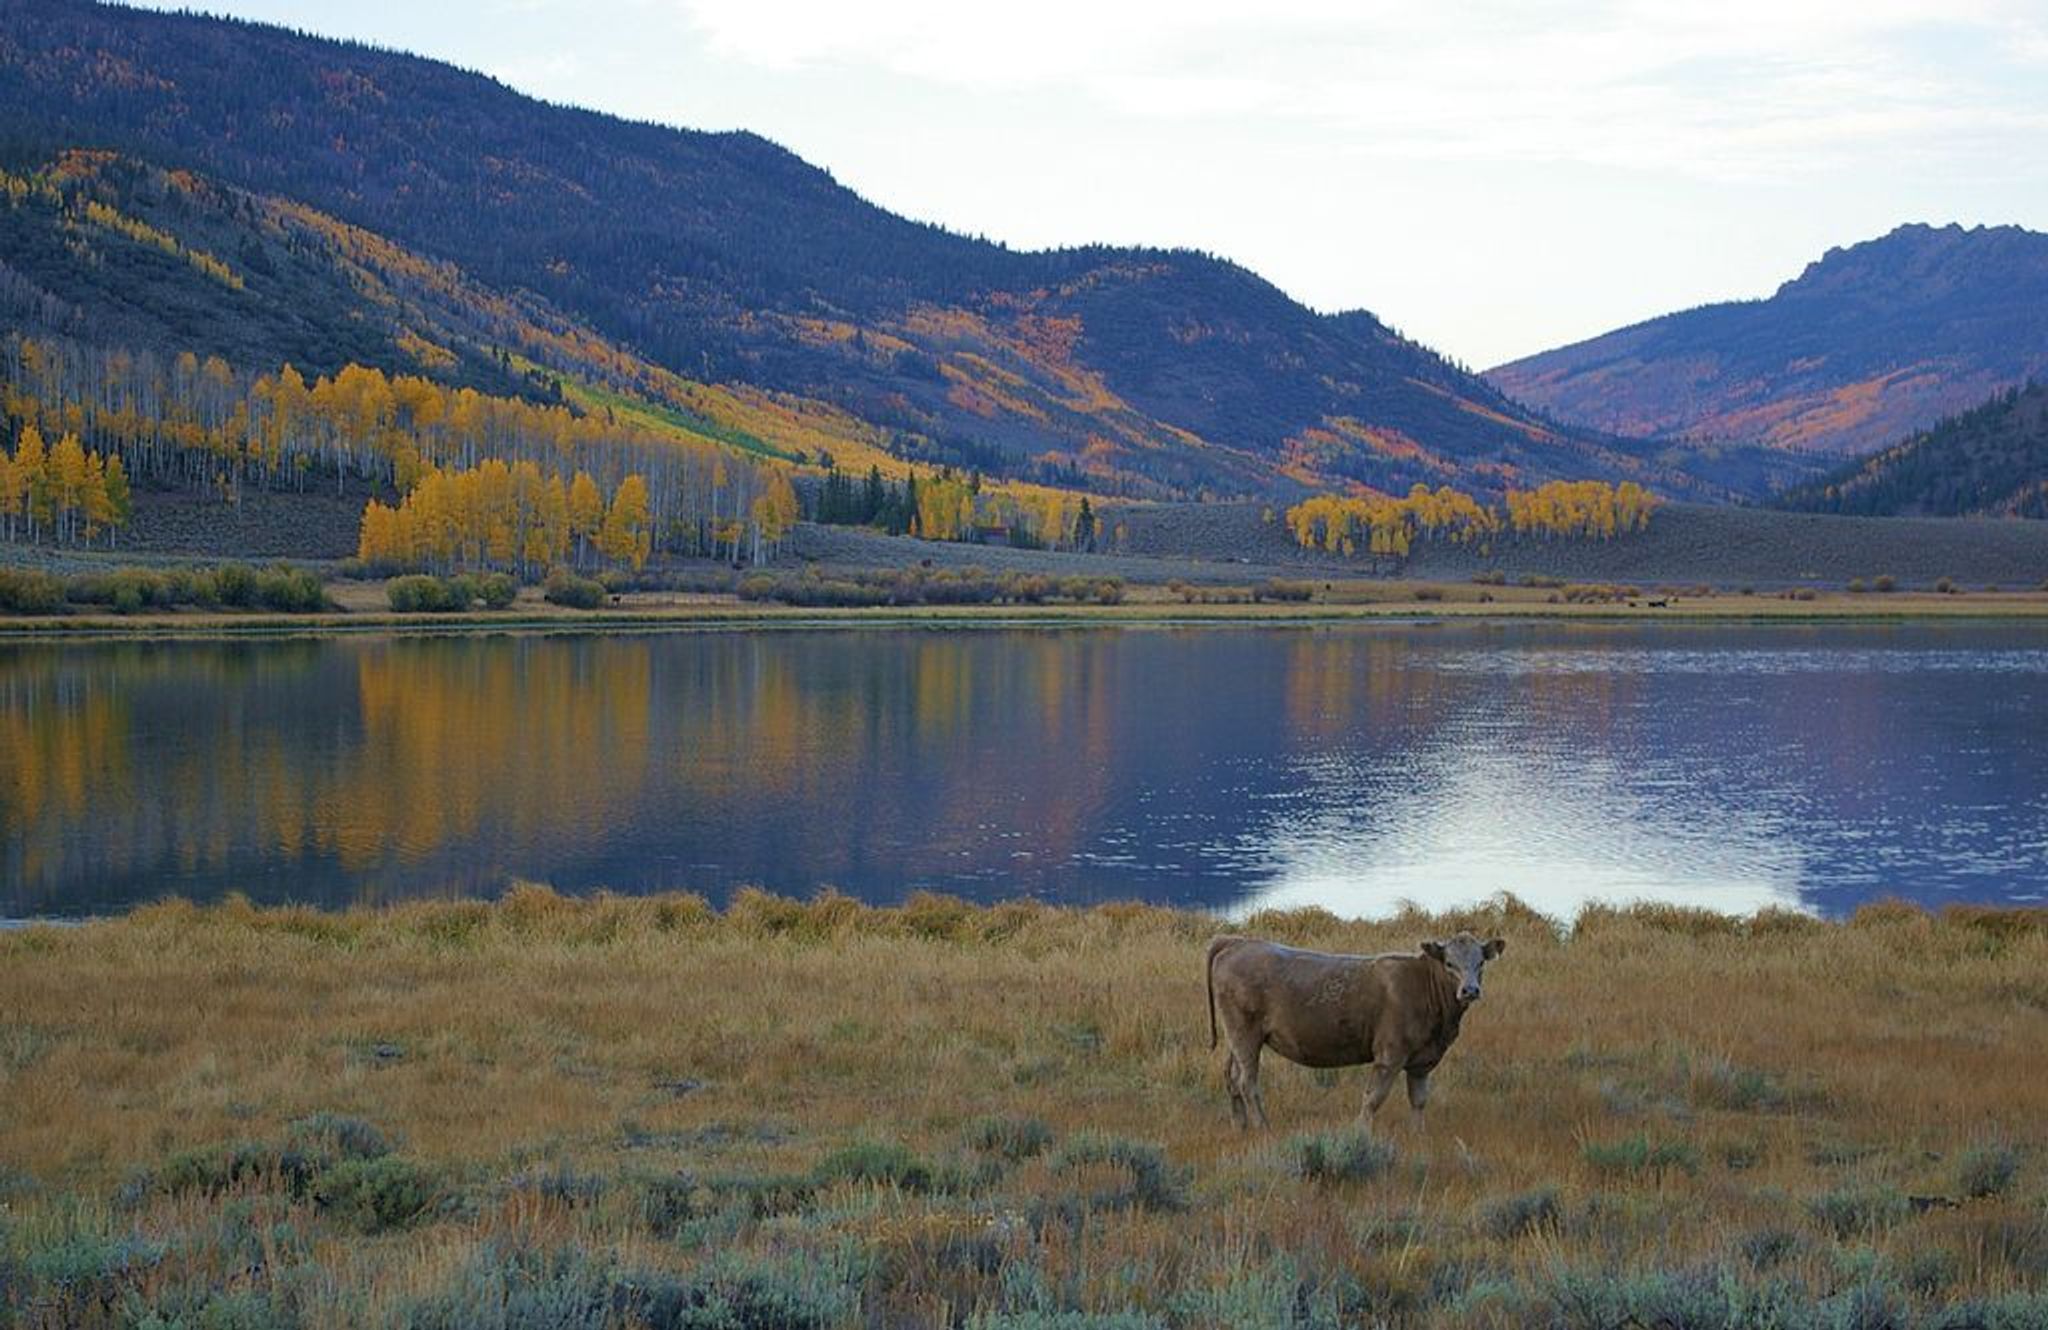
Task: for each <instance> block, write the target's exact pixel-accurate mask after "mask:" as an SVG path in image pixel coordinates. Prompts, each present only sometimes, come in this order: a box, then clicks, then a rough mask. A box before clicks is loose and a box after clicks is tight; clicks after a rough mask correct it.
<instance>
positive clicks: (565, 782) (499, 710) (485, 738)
mask: <svg viewBox="0 0 2048 1330" xmlns="http://www.w3.org/2000/svg"><path fill="white" fill-rule="evenodd" d="M451 645H454V644H448V643H432V642H426V643H394V644H392V645H390V646H388V647H385V648H381V649H376V650H372V651H368V652H365V653H364V655H363V656H362V658H361V660H360V661H359V663H358V666H357V676H356V677H357V689H358V694H359V697H360V702H361V708H362V726H363V729H362V742H361V744H360V746H359V749H358V760H357V761H356V762H355V763H354V764H353V769H352V770H351V771H350V772H349V773H348V778H347V779H346V780H344V781H342V782H339V783H338V784H337V787H336V789H335V791H334V794H333V796H332V797H333V798H334V799H335V801H336V805H337V807H339V808H341V809H344V810H346V814H345V816H344V817H342V818H341V819H339V820H341V821H343V822H346V823H349V824H352V825H353V826H354V827H355V828H356V829H357V833H358V834H356V835H355V836H353V837H351V838H350V839H349V840H348V841H346V842H344V843H343V844H341V845H340V846H339V849H340V851H341V854H342V858H343V862H344V863H345V864H347V865H348V866H349V867H351V868H360V867H364V866H366V865H367V864H369V863H374V862H376V861H377V860H378V859H380V858H381V857H382V854H383V851H384V848H385V846H386V845H387V844H394V845H396V846H397V847H398V849H399V850H400V852H401V854H403V855H405V856H407V857H421V856H424V855H426V854H428V853H429V852H431V851H433V850H436V849H439V848H441V847H443V846H445V845H447V844H449V843H450V842H452V841H455V840H459V839H466V838H469V837H473V836H475V835H477V834H478V833H479V832H480V831H483V830H485V829H486V827H487V826H488V827H489V828H491V829H493V830H494V831H495V832H496V833H497V834H501V835H505V836H508V837H510V838H512V839H514V840H517V841H527V840H529V839H531V838H532V837H533V835H534V834H535V833H536V832H545V831H562V832H586V833H587V832H590V831H594V830H595V829H597V828H598V827H600V826H601V825H602V822H603V816H604V810H605V808H606V806H607V804H608V802H609V801H611V800H612V799H614V798H616V799H617V800H618V801H619V804H620V805H623V804H624V803H626V802H628V801H630V799H631V797H632V793H633V791H634V790H635V789H636V788H637V787H638V786H639V785H640V783H641V781H642V779H643V777H644V774H645V771H646V767H647V758H648V751H649V745H648V726H649V700H650V698H651V696H652V684H651V672H650V671H651V667H650V663H649V660H648V652H649V643H648V642H646V641H636V640H594V641H589V642H582V643H577V644H575V646H574V647H573V648H567V649H565V648H563V647H561V646H558V645H554V644H549V643H545V642H520V643H512V644H508V643H491V642H466V643H462V644H460V645H459V648H458V649H456V650H454V651H450V650H448V649H447V648H448V647H449V646H451ZM551 648H552V649H551Z"/></svg>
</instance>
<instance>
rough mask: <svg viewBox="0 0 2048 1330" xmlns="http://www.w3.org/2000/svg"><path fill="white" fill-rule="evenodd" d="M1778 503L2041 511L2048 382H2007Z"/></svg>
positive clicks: (2045, 498)
mask: <svg viewBox="0 0 2048 1330" xmlns="http://www.w3.org/2000/svg"><path fill="white" fill-rule="evenodd" d="M1778 506H1780V507H1783V508H1791V509H1796V510H1799V511H1804V512H1824V513H1856V514H1862V515H1866V516H1885V517H1889V516H1897V515H1901V514H1906V515H1915V516H1930V517H1951V516H1959V515H1967V516H1980V517H2048V384H2043V383H2033V384H2029V385H2027V386H2026V387H2025V388H2014V389H2008V390H2007V391H2005V392H2003V393H2000V394H1999V395H1998V396H1996V397H1994V398H1993V399H1991V400H1990V401H1989V402H1986V403H1984V404H1983V405H1982V406H1979V407H1977V408H1976V409H1974V410H1971V411H1966V412H1964V413H1963V414H1961V415H1958V416H1952V417H1950V418H1949V419H1947V420H1944V421H1942V422H1941V423H1940V424H1938V425H1936V426H1935V427H1934V428H1932V429H1929V430H1923V431H1921V432H1920V433H1917V434H1915V435H1913V436H1912V437H1911V438H1908V439H1906V440H1905V441H1904V442H1902V443H1898V444H1896V445H1894V446H1892V447H1890V448H1886V449H1883V450H1881V451H1879V452H1876V453H1872V454H1871V455H1870V456H1868V457H1863V458H1859V459H1857V460H1856V461H1854V462H1851V463H1849V464H1848V465H1847V466H1844V467H1843V468H1841V469H1840V470H1839V471H1836V472H1835V473H1834V474H1832V475H1828V476H1825V477H1822V478H1821V479H1819V480H1816V481H1813V482H1812V483H1810V484H1807V485H1802V486H1799V487H1798V488H1796V489H1792V490H1789V491H1787V492H1786V493H1785V494H1784V495H1783V496H1782V497H1781V498H1780V500H1779V503H1778Z"/></svg>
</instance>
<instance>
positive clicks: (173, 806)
mask: <svg viewBox="0 0 2048 1330" xmlns="http://www.w3.org/2000/svg"><path fill="white" fill-rule="evenodd" d="M2044 716H2048V649H2044V647H2043V644H2042V641H2041V639H2040V635H2039V634H2038V632H2037V631H2036V630H2032V629H2028V628H2024V627H2018V628H2014V627H1997V626H1974V627H1973V626H1952V625H1951V626H1929V627H1919V628H1869V627H1823V628H1793V627H1785V628H1780V627H1762V628H1746V627H1708V628H1685V627H1675V626H1673V627H1662V628H1620V627H1596V626H1555V625H1553V626H1513V625H1457V626H1452V625H1443V626H1426V625H1408V626H1402V625H1380V626H1361V627H1350V628H1324V629H1294V630H1230V629H1186V630H1165V629H1128V630H1111V629H1097V630H1043V631H1037V630H982V631H964V632H962V631H955V632H931V631H848V632H783V633H776V632H767V633H762V632H755V633H744V632H739V633H706V634H688V635H677V636H664V637H626V638H599V637H576V638H537V637H525V638H522V637H503V638H488V639H441V640H405V639H387V640H348V641H332V642H274V643H232V644H199V643H181V644H135V643H130V644H77V643H73V644H40V643H39V644H32V645H8V646H0V836H4V842H0V855H4V857H0V870H4V872H5V885H4V890H0V914H12V915H21V914H78V913H85V912H89V911H94V910H104V909H113V908H120V907H122V906H123V905H126V904H129V903H133V902H135V901H138V900H144V899H149V898H152V897H154V896H158V895H161V894H165V893H168V892H179V893H184V894H190V895H195V896H201V897H205V896H211V895H217V894H219V893H222V892H225V891H229V890H240V891H244V892H247V893H248V894H250V895H251V896H253V897H256V898H258V899H263V900H311V901H318V902H325V903H341V902H347V901H365V900H384V899H393V898H398V897H403V896H409V895H416V894H421V893H430V892H431V893H466V892H481V891H491V890H495V889H498V888H500V887H502V886H503V885H504V883H505V882H506V881H507V880H509V879H511V878H513V877H529V878H534V879H538V880H543V881H550V882H553V883H555V884H557V885H558V886H560V887H562V888H564V889H567V890H581V889H589V888H594V887H597V886H609V887H612V888H615V889H618V890H626V891H640V890H655V889H665V888H689V889H693V890H700V891H704V892H706V893H707V894H709V895H712V896H714V897H716V896H721V895H723V894H724V893H725V892H727V891H728V890H730V889H731V888H732V887H733V886H735V885H737V884H742V883H759V884H762V885H765V886H768V887H771V888H773V889H776V890H781V891H786V892H793V893H799V894H801V893H807V892H809V891H812V890H815V889H816V888H817V887H819V886H821V885H824V884H831V885H835V886H837V887H839V888H841V889H843V890H847V891H851V892H854V893H856V894H859V895H862V896H865V897H868V898H870V899H894V898H899V897H901V896H902V895H904V894H905V893H907V892H908V891H910V890H913V889H916V888H919V887H926V888H933V889H938V890H946V891H954V892H959V893H961V894H965V895H969V896H974V897H980V898H994V897H1003V896H1012V895H1017V894H1022V893H1031V894H1038V895H1042V896H1048V897H1054V898H1059V899H1069V900H1094V899H1103V898H1109V897H1126V896H1142V897H1146V898H1150V899H1155V900H1164V901H1171V902H1175V903H1182V904H1200V905H1206V906H1210V907H1213V908H1217V909H1222V910H1230V911H1243V910H1248V909H1251V908H1255V907H1262V906H1266V905H1297V904H1310V903H1314V904H1321V905H1327V906H1329V907H1331V908H1333V909H1337V910H1339V911H1342V912H1345V913H1374V912H1379V911H1383V910H1386V909H1389V908H1392V907H1393V906H1394V905H1395V904H1396V903H1397V902H1399V901H1401V900H1404V899H1413V900H1417V901H1420V902H1422V903H1424V904H1427V905H1443V904H1449V903H1452V902H1456V901H1461V900H1469V899H1474V898H1478V897H1483V896H1487V895H1490V894H1492V893H1493V892H1495V891H1499V890H1502V889H1507V890H1512V891H1514V892H1516V893H1517V894H1518V895H1521V896H1523V897H1525V898H1527V899H1529V900H1530V901H1532V902H1533V903H1535V904H1536V905H1537V906H1538V907H1539V908H1542V909H1545V910H1550V911H1554V912H1557V913H1560V914H1569V913H1571V912H1572V911H1573V910H1575V909H1576V908H1577V907H1578V905H1579V904H1580V903H1582V902H1583V901H1585V900H1589V899H1627V898H1645V899H1655V900H1666V901H1675V902H1685V903H1698V904H1706V905H1710V906H1714V907H1718V908H1728V909H1737V910H1749V909H1754V908H1757V907H1759V906H1761V905H1765V904H1785V905H1803V906H1806V907H1810V908H1819V909H1823V910H1828V911H1839V910H1842V909H1845V908H1848V907H1849V906H1852V905H1853V904H1854V903H1855V902H1856V901H1858V900H1861V899H1864V898H1867V897H1868V896H1870V895H1874V894H1890V893H1897V894H1905V895H1910V896H1915V897H1918V898H1921V899H1926V900H1942V899H1954V898H1970V899H2029V898H2032V899H2039V897H2040V894H2041V892H2042V889H2043V884H2044V882H2048V830H2044V828H2048V771H2044V768H2043V762H2044V758H2043V756H2042V754H2043V753H2044V751H2048V749H2044V747H2043V745H2042V742H2041V741H2042V740H2043V739H2044V738H2048V735H2044V734H2043V733H2042V730H2043V726H2044V723H2048V722H2044V719H2043V717H2044Z"/></svg>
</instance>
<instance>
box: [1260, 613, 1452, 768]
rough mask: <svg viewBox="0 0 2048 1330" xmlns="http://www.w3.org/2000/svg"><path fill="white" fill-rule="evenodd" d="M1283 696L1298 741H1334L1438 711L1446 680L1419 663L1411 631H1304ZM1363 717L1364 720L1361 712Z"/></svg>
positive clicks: (1294, 646) (1291, 653) (1290, 658)
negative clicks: (1346, 735) (1350, 734)
mask: <svg viewBox="0 0 2048 1330" xmlns="http://www.w3.org/2000/svg"><path fill="white" fill-rule="evenodd" d="M1285 671H1286V672H1285V677H1284V679H1283V682H1282V696H1283V698H1284V699H1285V704H1286V711H1287V723H1288V726H1289V728H1290V729H1291V731H1292V732H1293V735H1294V736H1295V738H1296V739H1297V740H1301V741H1308V742H1311V743H1314V744H1322V743H1327V742H1329V741H1331V740H1334V739H1337V738H1339V737H1340V736H1342V735H1344V734H1347V733H1350V732H1352V731H1354V730H1356V729H1358V728H1359V727H1360V725H1361V723H1362V724H1363V726H1364V727H1365V728H1366V729H1367V730H1368V731H1369V732H1371V733H1376V734H1384V733H1392V732H1396V731H1398V730H1400V729H1402V728H1404V727H1406V726H1409V725H1412V724H1413V723H1414V721H1415V718H1416V717H1417V716H1423V715H1430V714H1433V713H1434V711H1435V710H1436V708H1437V707H1438V706H1439V704H1440V703H1441V701H1442V694H1443V692H1444V690H1445V689H1446V687H1447V685H1446V681H1445V678H1444V676H1443V675H1442V674H1441V673H1439V672H1438V671H1436V670H1434V669H1431V668H1428V667H1427V664H1426V662H1422V661H1418V659H1417V648H1416V643H1415V641H1414V639H1413V637H1412V635H1411V633H1410V632H1409V631H1408V630H1404V629H1399V628H1387V629H1383V630H1382V629H1374V630H1371V631H1368V632H1326V631H1310V632H1303V633H1301V634H1300V635H1298V636H1297V637H1295V638H1294V639H1293V640H1292V641H1291V642H1290V643H1289V646H1288V651H1287V657H1286V665H1285ZM1361 713H1362V715H1361Z"/></svg>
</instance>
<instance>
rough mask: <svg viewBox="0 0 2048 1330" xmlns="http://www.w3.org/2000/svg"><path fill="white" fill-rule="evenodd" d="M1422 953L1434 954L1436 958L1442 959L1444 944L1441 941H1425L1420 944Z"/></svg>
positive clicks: (1426, 954)
mask: <svg viewBox="0 0 2048 1330" xmlns="http://www.w3.org/2000/svg"><path fill="white" fill-rule="evenodd" d="M1422 954H1423V955H1425V956H1434V957H1436V958H1437V959H1438V960H1442V959H1443V958H1444V944H1443V943H1441V942H1425V943H1423V944H1422Z"/></svg>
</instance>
